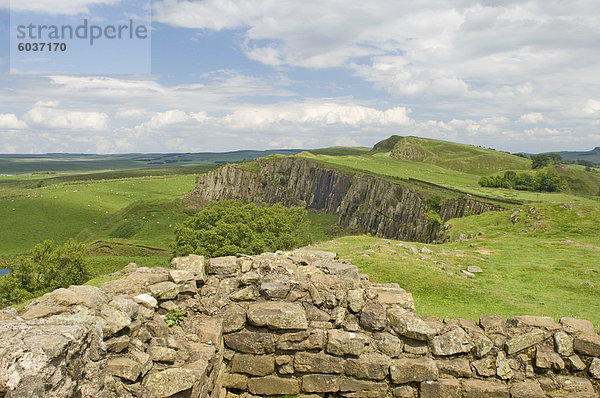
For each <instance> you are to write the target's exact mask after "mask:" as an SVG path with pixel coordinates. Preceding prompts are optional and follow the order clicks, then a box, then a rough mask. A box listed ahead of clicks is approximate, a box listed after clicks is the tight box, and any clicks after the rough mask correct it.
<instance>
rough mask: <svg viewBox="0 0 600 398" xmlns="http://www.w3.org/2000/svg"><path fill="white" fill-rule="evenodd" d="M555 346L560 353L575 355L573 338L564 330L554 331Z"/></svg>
mask: <svg viewBox="0 0 600 398" xmlns="http://www.w3.org/2000/svg"><path fill="white" fill-rule="evenodd" d="M554 348H555V349H556V352H558V353H559V354H560V355H564V356H566V357H568V356H571V355H573V338H572V337H571V336H569V335H568V334H567V333H565V332H562V331H561V332H556V333H554Z"/></svg>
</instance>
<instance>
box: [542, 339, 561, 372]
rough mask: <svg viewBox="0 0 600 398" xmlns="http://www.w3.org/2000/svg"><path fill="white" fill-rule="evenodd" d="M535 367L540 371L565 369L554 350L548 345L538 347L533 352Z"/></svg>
mask: <svg viewBox="0 0 600 398" xmlns="http://www.w3.org/2000/svg"><path fill="white" fill-rule="evenodd" d="M535 366H536V367H537V368H540V369H553V370H556V371H560V370H562V369H564V368H565V362H564V361H563V360H562V358H561V357H560V355H558V354H557V353H556V352H554V349H553V348H552V347H550V346H548V345H540V346H538V347H537V348H536V352H535Z"/></svg>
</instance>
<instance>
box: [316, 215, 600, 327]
mask: <svg viewBox="0 0 600 398" xmlns="http://www.w3.org/2000/svg"><path fill="white" fill-rule="evenodd" d="M529 208H530V207H527V208H524V209H523V211H522V212H520V213H519V215H518V217H519V221H518V222H516V223H514V224H513V223H512V221H511V220H510V218H511V217H510V216H511V214H512V211H504V212H494V213H485V214H483V215H479V216H471V217H466V218H463V219H455V220H451V221H450V224H451V225H452V227H451V236H452V238H455V237H456V236H457V235H458V234H459V233H463V234H465V235H468V234H469V233H472V234H474V235H476V234H478V233H480V232H482V233H483V235H481V236H477V237H476V238H473V239H470V240H468V241H464V242H458V241H455V240H452V241H451V242H450V243H444V244H440V245H423V244H417V243H408V242H398V241H389V240H386V239H380V238H374V237H368V236H347V237H342V238H337V239H335V240H332V241H329V242H325V243H321V244H318V245H314V247H315V248H317V249H322V250H331V251H335V252H337V253H339V255H340V257H341V258H351V259H352V261H353V263H354V264H356V265H357V266H358V267H359V269H360V271H361V272H363V273H366V274H369V275H370V277H371V281H373V282H397V283H399V284H400V286H402V287H403V288H405V289H406V290H407V291H408V292H410V293H412V294H413V296H414V299H415V304H416V308H417V313H418V314H419V315H422V316H425V315H431V316H438V317H442V318H444V317H464V318H470V319H474V320H476V319H478V317H479V316H482V315H486V314H499V315H502V316H505V317H508V316H511V315H523V314H527V315H539V316H551V317H554V318H556V319H558V318H559V317H562V316H573V317H580V318H585V319H589V320H591V321H592V322H594V324H595V325H596V326H597V327H598V326H600V238H599V236H600V224H599V223H598V222H597V220H598V219H600V210H599V209H598V208H597V207H592V206H586V205H583V204H579V203H569V204H566V205H558V204H555V205H549V204H542V205H539V206H535V210H534V212H535V213H534V214H530V213H529ZM411 247H413V248H414V249H413V250H411ZM423 247H427V248H428V249H430V250H431V251H432V253H430V254H429V253H422V252H421V249H422V248H423ZM415 249H416V250H415ZM413 251H416V253H414V252H413ZM470 265H475V266H479V267H480V268H482V269H483V273H481V274H476V276H475V277H474V278H467V277H465V276H462V275H460V274H459V272H460V270H464V269H466V268H467V267H468V266H470Z"/></svg>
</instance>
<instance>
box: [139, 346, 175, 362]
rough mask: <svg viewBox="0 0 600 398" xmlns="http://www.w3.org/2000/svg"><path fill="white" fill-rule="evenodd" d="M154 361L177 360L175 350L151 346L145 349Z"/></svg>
mask: <svg viewBox="0 0 600 398" xmlns="http://www.w3.org/2000/svg"><path fill="white" fill-rule="evenodd" d="M146 353H147V354H148V355H150V358H152V360H153V361H155V362H166V363H173V362H175V361H176V360H177V358H178V356H177V351H175V350H174V349H172V348H168V347H160V346H151V347H149V348H148V350H147V351H146Z"/></svg>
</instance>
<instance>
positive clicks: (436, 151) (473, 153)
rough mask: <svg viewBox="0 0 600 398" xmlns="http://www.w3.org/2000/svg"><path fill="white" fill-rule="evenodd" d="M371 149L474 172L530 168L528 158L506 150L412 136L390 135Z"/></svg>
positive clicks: (483, 173) (400, 157) (489, 172)
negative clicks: (501, 150)
mask: <svg viewBox="0 0 600 398" xmlns="http://www.w3.org/2000/svg"><path fill="white" fill-rule="evenodd" d="M372 152H373V153H378V152H388V153H389V156H390V157H392V158H396V159H402V160H407V161H412V162H422V163H429V164H433V165H436V166H440V167H444V168H447V169H451V170H456V171H461V172H464V173H470V174H476V175H487V174H492V173H496V172H499V171H503V170H527V169H529V168H531V161H530V160H528V159H524V158H522V157H519V156H515V155H511V154H509V153H505V152H499V151H495V150H493V149H485V148H480V147H475V146H472V145H465V144H457V143H454V142H448V141H440V140H433V139H428V138H420V137H412V136H411V137H400V136H391V137H390V138H388V139H386V140H383V141H380V142H378V143H377V144H375V145H374V146H373V150H372Z"/></svg>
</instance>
